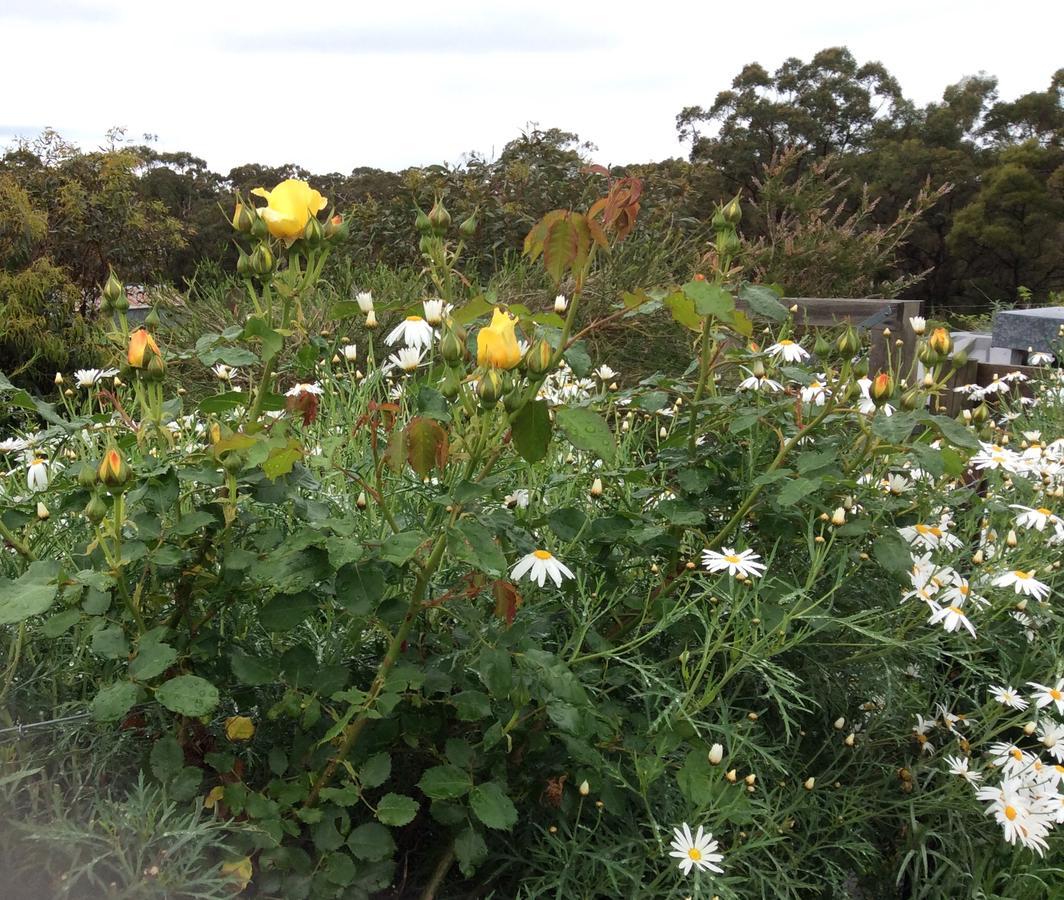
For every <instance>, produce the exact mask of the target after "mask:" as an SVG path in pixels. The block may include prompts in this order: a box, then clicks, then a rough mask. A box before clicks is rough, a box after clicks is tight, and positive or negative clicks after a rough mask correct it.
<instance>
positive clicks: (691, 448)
mask: <svg viewBox="0 0 1064 900" xmlns="http://www.w3.org/2000/svg"><path fill="white" fill-rule="evenodd" d="M712 326H713V317H712V316H706V317H705V319H703V320H702V346H701V348H700V349H701V353H700V354H699V360H698V370H699V371H698V385H697V386H696V387H695V396H694V399H693V400H692V401H691V425H690V427H689V429H688V432H689V434H688V436H687V451H688V453H690V454H692V455H694V452H695V442H696V441H697V440H698V403H699V401H700V400H701V399H702V394H703V393H704V392H705V390H706V380H707V379H708V378H709V362H710V353H711V351H712V349H713V343H712V341H710V339H709V338H710V330H711V328H712Z"/></svg>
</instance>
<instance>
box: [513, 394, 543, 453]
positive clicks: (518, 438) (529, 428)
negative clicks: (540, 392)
mask: <svg viewBox="0 0 1064 900" xmlns="http://www.w3.org/2000/svg"><path fill="white" fill-rule="evenodd" d="M550 432H551V425H550V413H549V411H548V407H547V401H546V400H533V401H532V402H531V403H528V404H526V405H525V406H524V407H523V408H522V409H521V411H520V412H519V413H518V414H517V415H516V416H515V417H514V421H513V425H512V426H511V433H512V435H513V441H514V447H515V448H516V450H517V452H518V453H520V454H521V456H522V458H524V459H525V460H526V461H527V462H530V463H535V462H539V461H540V460H541V459H543V458H544V457H545V456H546V455H547V447H548V446H549V445H550Z"/></svg>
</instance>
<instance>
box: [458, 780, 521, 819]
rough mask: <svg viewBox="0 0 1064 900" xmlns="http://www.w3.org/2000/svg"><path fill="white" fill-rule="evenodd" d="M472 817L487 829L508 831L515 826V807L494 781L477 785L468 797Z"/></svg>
mask: <svg viewBox="0 0 1064 900" xmlns="http://www.w3.org/2000/svg"><path fill="white" fill-rule="evenodd" d="M469 806H470V807H471V808H472V810H473V813H474V815H476V817H477V818H478V819H480V821H481V822H483V823H484V824H485V825H487V826H488V828H497V829H500V830H503V831H509V830H510V829H511V828H513V827H514V825H515V824H517V807H515V806H514V804H513V801H512V800H510V798H509V797H507V796H506V791H505V790H503V787H502V785H500V784H499V783H498V782H496V781H488V782H486V783H485V784H478V785H477V786H476V787H475V788H473V791H472V793H471V794H470V795H469Z"/></svg>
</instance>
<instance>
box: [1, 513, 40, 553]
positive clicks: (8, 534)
mask: <svg viewBox="0 0 1064 900" xmlns="http://www.w3.org/2000/svg"><path fill="white" fill-rule="evenodd" d="M0 537H3V539H4V540H5V541H7V542H8V543H9V544H10V545H11V546H12V547H14V548H15V552H16V553H18V555H19V556H21V557H23V558H25V559H28V560H29V561H30V562H32V561H33V560H35V559H36V558H37V557H36V555H35V554H34V552H33V551H32V550H31V549H30V548H29V545H28V544H26V543H25V542H24V541H21V540H19V539H18V538H17V537H16V536H15V533H14V532H13V531H12V530H11V529H10V528H8V527H7V526H6V525H5V524H4V520H3V519H0Z"/></svg>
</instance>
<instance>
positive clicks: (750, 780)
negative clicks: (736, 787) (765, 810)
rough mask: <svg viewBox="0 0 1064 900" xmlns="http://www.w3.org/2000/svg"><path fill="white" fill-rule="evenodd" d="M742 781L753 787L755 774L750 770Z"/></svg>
mask: <svg viewBox="0 0 1064 900" xmlns="http://www.w3.org/2000/svg"><path fill="white" fill-rule="evenodd" d="M743 781H745V782H746V783H747V784H748V785H750V786H751V787H753V784H754V782H755V781H757V776H756V775H755V774H754V773H753V772H751V773H750V774H749V775H747V776H746V778H744V779H743Z"/></svg>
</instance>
